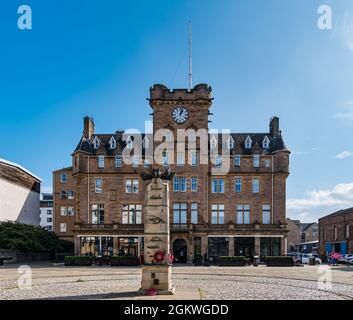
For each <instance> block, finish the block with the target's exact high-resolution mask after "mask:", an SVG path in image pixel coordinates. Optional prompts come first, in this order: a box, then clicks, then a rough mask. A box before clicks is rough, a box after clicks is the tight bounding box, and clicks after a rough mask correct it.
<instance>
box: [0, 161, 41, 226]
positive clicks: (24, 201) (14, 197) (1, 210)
mask: <svg viewBox="0 0 353 320" xmlns="http://www.w3.org/2000/svg"><path fill="white" fill-rule="evenodd" d="M41 181H42V180H41V179H40V178H38V177H37V176H36V175H34V174H33V173H31V172H30V171H28V170H27V169H25V168H23V167H22V166H20V165H19V164H16V163H13V162H10V161H7V160H4V159H0V221H17V222H21V223H26V224H33V225H39V201H40V200H39V193H40V184H41Z"/></svg>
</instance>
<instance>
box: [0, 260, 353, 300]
mask: <svg viewBox="0 0 353 320" xmlns="http://www.w3.org/2000/svg"><path fill="white" fill-rule="evenodd" d="M17 267H18V266H15V265H8V266H3V267H0V299H7V300H8V299H70V300H82V299H141V297H138V296H136V294H135V292H136V291H137V290H138V289H139V285H140V281H141V269H140V268H133V267H132V268H114V267H64V266H53V265H49V264H48V265H31V268H32V289H20V288H19V287H18V282H17V281H18V278H19V277H20V276H21V275H20V274H19V273H18V272H17ZM319 270H320V269H319V267H316V266H305V267H303V268H295V267H294V268H268V267H263V266H262V267H257V268H255V267H227V268H222V267H193V266H178V267H174V268H173V276H172V279H173V284H174V286H175V287H176V289H177V292H178V290H179V291H180V292H181V291H182V292H186V295H183V296H182V298H185V299H222V300H224V299H285V300H293V299H294V300H298V299H303V300H332V299H334V300H337V299H349V300H352V299H353V268H351V269H349V268H344V267H337V268H331V269H330V271H331V277H332V283H331V287H327V283H326V286H325V288H322V287H321V288H320V287H319V285H318V279H319V278H320V277H321V276H322V274H321V273H320V272H319ZM188 292H189V293H190V294H188ZM191 293H192V294H191ZM171 298H172V297H171Z"/></svg>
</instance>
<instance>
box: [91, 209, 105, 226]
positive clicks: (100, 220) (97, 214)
mask: <svg viewBox="0 0 353 320" xmlns="http://www.w3.org/2000/svg"><path fill="white" fill-rule="evenodd" d="M92 224H104V204H92Z"/></svg>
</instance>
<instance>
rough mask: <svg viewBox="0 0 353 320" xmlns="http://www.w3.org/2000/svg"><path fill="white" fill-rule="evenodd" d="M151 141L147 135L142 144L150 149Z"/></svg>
mask: <svg viewBox="0 0 353 320" xmlns="http://www.w3.org/2000/svg"><path fill="white" fill-rule="evenodd" d="M149 144H150V142H149V141H148V139H147V137H145V138H144V139H143V141H142V146H143V148H144V149H148V146H149Z"/></svg>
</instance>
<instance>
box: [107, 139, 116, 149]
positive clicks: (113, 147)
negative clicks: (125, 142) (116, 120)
mask: <svg viewBox="0 0 353 320" xmlns="http://www.w3.org/2000/svg"><path fill="white" fill-rule="evenodd" d="M109 145H110V149H112V150H114V149H115V148H116V140H115V139H114V137H111V138H110V141H109Z"/></svg>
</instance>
